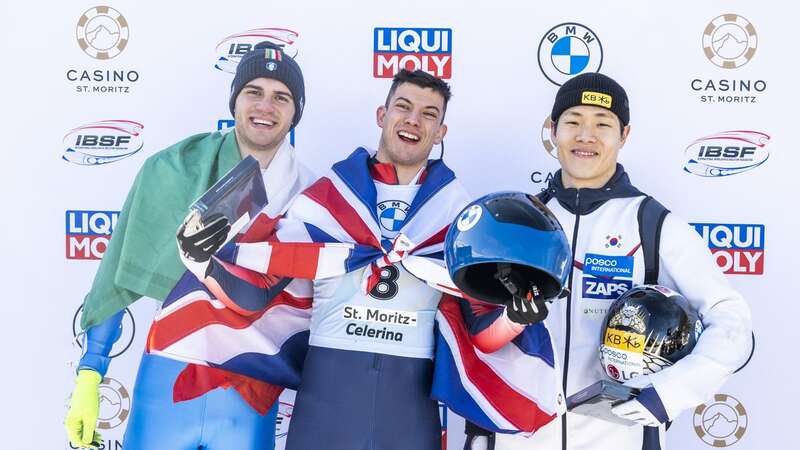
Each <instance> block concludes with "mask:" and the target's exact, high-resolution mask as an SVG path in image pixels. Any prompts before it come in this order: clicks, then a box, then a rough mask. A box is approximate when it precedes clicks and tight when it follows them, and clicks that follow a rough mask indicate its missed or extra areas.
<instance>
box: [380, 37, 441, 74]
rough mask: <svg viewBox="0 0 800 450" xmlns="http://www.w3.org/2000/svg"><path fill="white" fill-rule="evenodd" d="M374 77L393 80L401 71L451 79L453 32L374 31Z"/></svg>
mask: <svg viewBox="0 0 800 450" xmlns="http://www.w3.org/2000/svg"><path fill="white" fill-rule="evenodd" d="M374 36H375V39H374V41H375V48H374V56H373V60H372V75H373V76H374V77H375V78H392V77H394V76H395V75H396V74H397V73H398V72H400V70H401V69H408V70H411V71H414V70H422V71H424V72H427V73H429V74H431V75H433V76H435V77H438V78H443V79H448V78H450V75H451V72H452V65H453V30H452V29H450V28H375V34H374Z"/></svg>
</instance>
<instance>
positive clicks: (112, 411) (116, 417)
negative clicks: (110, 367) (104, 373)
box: [97, 377, 131, 430]
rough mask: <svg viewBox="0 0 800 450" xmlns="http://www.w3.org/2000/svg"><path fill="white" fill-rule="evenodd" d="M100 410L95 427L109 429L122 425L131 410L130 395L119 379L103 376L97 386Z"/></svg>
mask: <svg viewBox="0 0 800 450" xmlns="http://www.w3.org/2000/svg"><path fill="white" fill-rule="evenodd" d="M98 391H99V394H100V411H99V414H98V416H97V428H98V429H100V430H110V429H112V428H116V427H118V426H120V425H122V423H123V422H125V419H127V418H128V415H129V414H130V412H131V396H130V394H129V393H128V390H127V389H125V386H123V385H122V383H120V382H119V381H117V380H115V379H113V378H109V377H105V378H103V382H102V383H101V384H100V386H99V388H98Z"/></svg>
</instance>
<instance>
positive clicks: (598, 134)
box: [550, 105, 630, 188]
mask: <svg viewBox="0 0 800 450" xmlns="http://www.w3.org/2000/svg"><path fill="white" fill-rule="evenodd" d="M629 132H630V125H626V126H625V127H624V128H622V129H621V128H620V121H619V119H618V118H617V116H616V115H615V114H614V113H612V112H610V111H609V110H607V109H605V108H600V107H598V106H586V105H580V106H573V107H572V108H569V109H567V110H566V111H564V112H563V113H561V115H560V116H559V117H558V122H557V123H556V126H555V127H552V128H551V131H550V133H551V139H552V141H553V142H554V143H555V144H556V147H557V149H558V162H559V163H560V164H561V179H562V181H563V183H564V187H568V188H569V187H574V188H600V187H602V186H603V185H605V184H606V182H608V180H610V179H611V177H612V176H613V175H614V171H615V170H616V164H617V156H618V155H619V149H620V148H622V146H623V145H625V140H626V139H627V138H628V133H629Z"/></svg>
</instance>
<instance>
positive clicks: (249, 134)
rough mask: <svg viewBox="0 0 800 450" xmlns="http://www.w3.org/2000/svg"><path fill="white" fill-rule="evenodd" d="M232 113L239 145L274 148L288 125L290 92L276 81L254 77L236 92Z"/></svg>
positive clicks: (281, 140) (254, 149)
mask: <svg viewBox="0 0 800 450" xmlns="http://www.w3.org/2000/svg"><path fill="white" fill-rule="evenodd" d="M234 113H235V118H236V138H237V141H238V143H239V146H240V147H241V148H243V149H245V150H246V151H247V150H250V151H255V152H259V151H261V152H264V151H266V152H268V151H272V150H275V149H276V148H277V147H278V146H279V145H280V144H281V142H283V139H284V138H285V137H286V133H288V132H289V128H291V126H292V118H293V117H294V101H293V99H292V93H291V92H290V91H289V88H288V87H286V85H285V84H283V83H282V82H280V81H278V80H273V79H271V78H255V79H253V80H251V81H250V82H248V83H247V84H246V85H245V86H244V87H243V88H242V90H241V92H239V95H238V96H237V97H236V106H235V107H234Z"/></svg>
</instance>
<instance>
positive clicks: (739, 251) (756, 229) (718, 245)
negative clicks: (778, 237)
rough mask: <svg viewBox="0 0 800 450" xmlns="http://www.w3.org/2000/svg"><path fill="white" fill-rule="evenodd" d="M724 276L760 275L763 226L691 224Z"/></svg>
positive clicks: (762, 265) (761, 271) (762, 258)
mask: <svg viewBox="0 0 800 450" xmlns="http://www.w3.org/2000/svg"><path fill="white" fill-rule="evenodd" d="M691 225H692V226H693V227H694V229H695V231H697V232H698V233H699V234H700V236H702V237H703V240H705V241H706V243H707V244H708V248H709V249H710V250H711V253H712V254H713V255H714V259H715V260H716V261H717V265H718V266H719V267H720V268H721V269H722V271H723V272H725V273H727V274H738V275H761V274H763V273H764V225H755V224H729V223H693V224H691Z"/></svg>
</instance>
